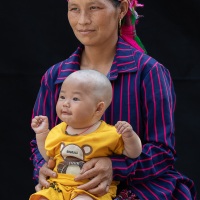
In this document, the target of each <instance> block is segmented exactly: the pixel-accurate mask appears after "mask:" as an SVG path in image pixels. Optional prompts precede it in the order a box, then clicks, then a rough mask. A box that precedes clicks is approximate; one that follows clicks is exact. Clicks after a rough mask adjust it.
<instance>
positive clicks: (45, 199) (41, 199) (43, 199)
mask: <svg viewBox="0 0 200 200" xmlns="http://www.w3.org/2000/svg"><path fill="white" fill-rule="evenodd" d="M38 200H48V199H47V198H46V197H43V196H41V197H39V199H38Z"/></svg>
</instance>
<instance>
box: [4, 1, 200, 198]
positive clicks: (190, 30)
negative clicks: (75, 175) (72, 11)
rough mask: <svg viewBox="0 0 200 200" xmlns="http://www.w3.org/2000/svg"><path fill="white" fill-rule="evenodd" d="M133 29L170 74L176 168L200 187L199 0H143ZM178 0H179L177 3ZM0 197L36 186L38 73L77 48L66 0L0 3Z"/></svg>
mask: <svg viewBox="0 0 200 200" xmlns="http://www.w3.org/2000/svg"><path fill="white" fill-rule="evenodd" d="M140 2H141V3H144V4H145V6H144V8H142V9H141V8H139V9H138V12H139V14H141V15H144V18H141V20H140V22H139V24H138V25H137V33H138V35H139V36H140V38H141V40H142V41H143V43H144V45H145V47H146V49H147V51H148V53H149V54H150V55H151V56H153V57H154V58H156V59H157V60H158V61H160V62H161V63H163V64H164V65H165V66H166V67H167V68H168V69H169V70H170V72H171V75H172V78H173V81H174V85H175V90H176V94H177V107H176V113H175V121H176V132H175V134H176V149H177V153H178V160H177V163H176V167H177V169H179V170H180V172H182V173H184V174H185V175H187V176H189V177H190V178H192V179H193V180H194V181H195V183H196V187H197V189H198V190H199V189H200V180H199V177H200V171H199V168H200V164H199V163H200V162H199V158H200V156H199V152H200V151H199V149H198V146H199V140H200V136H199V133H200V115H199V114H200V105H199V102H200V55H199V53H200V51H199V48H198V47H199V41H200V40H199V36H200V31H199V30H198V26H199V25H200V1H198V0H191V1H187V0H182V1H178V0H177V1H171V2H169V1H166V0H162V1H156V0H151V1H147V0H146V1H145V0H143V1H142V0H141V1H140ZM179 2H180V3H179ZM0 28H1V29H0V30H1V31H0V49H1V54H0V55H1V56H0V69H1V70H0V86H1V87H0V94H1V98H0V103H1V107H0V111H1V134H0V149H1V165H0V166H1V176H0V179H1V182H2V184H1V187H0V191H1V195H0V196H1V199H4V200H7V199H17V200H26V199H28V197H29V194H30V193H32V192H33V191H34V185H33V181H32V170H33V168H32V163H31V161H29V156H30V153H31V152H30V148H29V142H30V140H31V139H32V138H33V136H34V135H33V133H32V131H31V129H30V119H31V113H32V107H33V104H34V101H35V98H36V95H37V92H38V89H39V85H40V79H41V76H42V74H43V73H44V72H45V71H46V69H47V68H49V67H50V66H51V65H53V64H55V63H56V62H59V61H61V60H63V59H65V58H66V57H67V56H69V55H70V53H72V52H73V51H74V50H75V47H76V45H77V43H78V42H77V40H76V39H75V38H74V36H73V34H72V33H71V30H70V27H69V24H68V23H67V4H66V2H65V0H59V1H56V0H48V1H47V0H42V1H41V0H35V1H27V0H18V1H15V0H10V1H4V2H1V6H0Z"/></svg>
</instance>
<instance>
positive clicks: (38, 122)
mask: <svg viewBox="0 0 200 200" xmlns="http://www.w3.org/2000/svg"><path fill="white" fill-rule="evenodd" d="M31 127H32V129H33V130H34V131H35V133H36V134H40V133H45V132H47V131H48V129H49V122H48V118H47V117H46V116H42V115H39V116H35V117H34V118H33V119H32V122H31Z"/></svg>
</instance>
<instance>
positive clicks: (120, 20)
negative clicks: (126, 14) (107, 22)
mask: <svg viewBox="0 0 200 200" xmlns="http://www.w3.org/2000/svg"><path fill="white" fill-rule="evenodd" d="M121 26H122V19H121V18H120V19H119V29H120V28H121Z"/></svg>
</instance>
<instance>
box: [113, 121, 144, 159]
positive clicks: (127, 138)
mask: <svg viewBox="0 0 200 200" xmlns="http://www.w3.org/2000/svg"><path fill="white" fill-rule="evenodd" d="M115 127H116V129H117V132H118V133H120V134H121V135H122V139H123V141H124V150H123V154H124V155H126V156H128V157H130V158H137V157H138V156H139V155H140V154H141V152H142V143H141V140H140V138H139V137H138V135H137V134H136V133H135V132H134V131H133V128H132V126H131V125H130V124H129V123H128V122H125V121H118V122H117V123H116V125H115Z"/></svg>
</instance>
